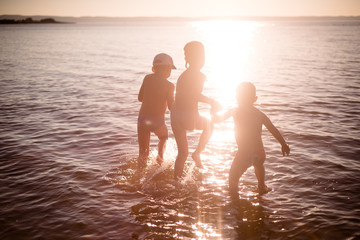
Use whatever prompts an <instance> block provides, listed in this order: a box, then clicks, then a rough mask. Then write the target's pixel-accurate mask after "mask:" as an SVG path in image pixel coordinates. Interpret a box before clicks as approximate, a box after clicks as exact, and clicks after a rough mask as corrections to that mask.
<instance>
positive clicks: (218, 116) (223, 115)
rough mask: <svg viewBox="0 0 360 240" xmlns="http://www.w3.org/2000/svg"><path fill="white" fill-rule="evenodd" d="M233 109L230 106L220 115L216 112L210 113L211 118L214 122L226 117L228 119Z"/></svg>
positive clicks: (223, 119) (221, 120)
mask: <svg viewBox="0 0 360 240" xmlns="http://www.w3.org/2000/svg"><path fill="white" fill-rule="evenodd" d="M234 111H235V109H234V108H232V109H230V110H228V111H226V112H225V113H224V114H222V115H217V114H216V113H215V114H212V115H211V119H212V121H213V122H214V123H219V122H223V121H225V120H226V119H228V118H229V117H231V116H232V115H233V113H234Z"/></svg>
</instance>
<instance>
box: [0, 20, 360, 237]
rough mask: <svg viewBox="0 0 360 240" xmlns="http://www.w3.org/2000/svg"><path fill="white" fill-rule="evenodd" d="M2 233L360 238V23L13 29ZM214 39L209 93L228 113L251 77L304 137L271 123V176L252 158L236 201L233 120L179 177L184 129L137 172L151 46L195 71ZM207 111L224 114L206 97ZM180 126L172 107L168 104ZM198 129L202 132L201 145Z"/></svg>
mask: <svg viewBox="0 0 360 240" xmlns="http://www.w3.org/2000/svg"><path fill="white" fill-rule="evenodd" d="M0 32H1V34H0V51H1V54H0V96H1V98H0V161H1V165H0V175H1V176H0V182H1V184H0V190H1V191H0V206H1V215H0V225H1V226H2V227H1V229H0V238H1V239H132V238H133V239H357V238H360V233H359V230H358V229H359V228H360V223H359V219H360V204H359V201H358V200H359V199H360V194H359V193H360V184H359V180H360V174H359V172H360V165H359V157H358V156H359V154H360V137H359V136H360V130H359V129H360V128H359V127H360V125H359V123H360V118H359V116H360V115H359V113H360V104H359V102H360V101H359V100H360V98H359V97H360V91H359V89H360V77H359V76H360V70H359V69H360V58H359V56H360V46H359V44H358V42H359V36H360V22H358V21H341V22H340V21H321V20H320V21H316V22H308V21H290V22H240V21H209V22H191V23H188V22H170V23H163V22H136V23H130V22H124V23H116V24H75V25H16V26H10V25H9V26H6V25H4V26H1V27H0ZM194 39H197V40H201V41H202V42H203V43H204V44H205V47H206V61H207V62H206V65H205V67H204V69H203V72H204V73H205V74H206V75H207V77H208V80H207V82H206V84H205V89H204V93H205V94H206V95H208V96H211V97H214V98H216V99H218V100H219V101H220V102H221V103H222V105H223V106H224V108H225V109H227V108H229V107H231V106H233V105H234V103H235V102H234V88H235V86H236V85H237V84H238V83H239V82H240V81H243V80H248V81H252V82H254V83H255V85H256V86H257V90H258V95H259V100H258V103H257V106H258V107H259V108H260V109H261V110H262V111H264V112H265V113H266V114H268V116H269V117H270V118H271V119H272V121H273V122H274V124H275V125H276V126H278V127H279V129H280V131H281V132H282V133H283V135H284V137H285V138H286V140H287V141H288V142H289V144H290V146H291V155H290V156H289V157H286V158H283V157H282V156H281V151H280V146H279V144H278V143H276V140H274V139H273V138H272V137H271V136H270V135H269V133H268V132H267V131H266V130H264V144H265V147H266V152H267V157H268V158H267V161H266V164H265V167H266V171H267V175H266V182H267V184H268V186H270V187H271V188H272V189H273V190H272V191H271V192H269V193H267V194H265V195H261V196H259V195H258V194H257V193H256V192H255V191H254V189H255V187H256V184H257V182H256V178H255V176H254V172H253V169H249V170H248V171H247V172H246V174H244V175H243V177H242V178H241V180H240V183H239V184H240V190H241V191H240V197H241V198H242V199H243V200H242V201H241V202H240V203H233V202H231V201H230V198H229V196H228V189H227V178H228V171H229V168H230V164H231V161H232V159H233V157H234V155H235V152H236V144H235V141H234V136H233V123H232V121H231V120H228V121H226V122H224V123H221V124H218V125H217V126H216V129H215V132H214V134H213V136H212V138H211V140H210V142H209V144H208V146H207V148H206V150H205V151H204V153H203V156H202V158H203V164H204V169H202V170H199V169H197V168H195V167H194V164H193V162H192V161H191V159H190V158H189V159H188V161H187V165H186V167H185V177H184V180H183V182H182V184H181V186H180V187H179V188H175V187H174V186H173V181H172V178H173V169H174V159H175V157H176V145H175V143H174V139H173V135H172V132H171V129H170V128H169V133H170V139H169V142H168V147H167V151H166V154H165V162H164V164H163V165H162V166H161V167H159V166H157V165H156V163H155V162H154V160H153V159H154V158H155V156H156V144H157V141H156V139H155V137H153V138H152V145H151V147H152V148H151V150H152V155H151V157H150V159H149V162H148V167H147V168H146V169H145V170H144V171H138V170H137V169H136V157H137V147H138V146H137V136H136V120H137V113H138V109H139V107H140V104H139V103H138V102H137V93H138V90H139V87H140V84H141V81H142V79H143V77H144V76H145V74H147V73H150V71H151V63H152V58H153V56H154V55H156V54H157V53H159V52H166V53H169V54H170V55H171V56H172V57H173V58H174V62H175V65H176V66H177V68H178V70H175V71H173V73H172V76H171V77H170V78H169V80H170V81H172V82H174V83H176V79H177V77H178V76H179V74H180V73H181V72H182V71H183V70H184V61H183V52H182V48H183V46H184V44H185V43H186V42H188V41H190V40H194ZM200 109H201V113H202V114H203V115H209V111H208V108H207V106H206V105H202V104H201V105H200ZM166 122H167V124H168V126H170V124H169V118H168V114H167V115H166ZM198 136H199V132H192V133H189V143H190V149H191V150H194V149H195V147H196V143H197V140H198Z"/></svg>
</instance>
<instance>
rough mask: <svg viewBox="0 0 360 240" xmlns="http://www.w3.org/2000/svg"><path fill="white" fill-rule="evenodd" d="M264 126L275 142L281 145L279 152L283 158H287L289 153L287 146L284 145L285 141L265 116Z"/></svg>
mask: <svg viewBox="0 0 360 240" xmlns="http://www.w3.org/2000/svg"><path fill="white" fill-rule="evenodd" d="M264 125H265V127H266V128H267V129H268V130H269V131H270V133H271V134H272V135H273V136H274V137H275V138H276V140H277V141H278V142H279V143H280V144H281V152H282V154H283V156H285V154H286V155H287V156H288V155H289V153H290V147H289V145H287V144H286V141H285V139H284V138H283V136H282V135H281V133H280V132H279V130H278V129H277V128H276V127H275V126H274V124H273V123H272V122H271V120H270V119H269V118H268V117H267V116H266V115H265V114H264Z"/></svg>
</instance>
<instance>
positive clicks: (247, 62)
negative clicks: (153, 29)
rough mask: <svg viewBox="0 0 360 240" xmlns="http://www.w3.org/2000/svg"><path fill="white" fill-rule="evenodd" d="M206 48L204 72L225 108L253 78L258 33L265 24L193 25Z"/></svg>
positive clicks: (199, 23)
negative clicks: (241, 83)
mask: <svg viewBox="0 0 360 240" xmlns="http://www.w3.org/2000/svg"><path fill="white" fill-rule="evenodd" d="M192 26H193V27H194V28H195V29H196V31H197V32H198V34H199V35H200V38H201V39H200V41H202V42H203V43H204V45H205V51H206V64H205V68H204V72H205V74H206V75H207V79H208V82H209V85H210V86H211V88H212V89H213V92H212V96H213V97H215V98H217V99H218V100H219V101H220V102H221V103H222V104H223V105H224V106H229V105H232V104H233V103H234V96H235V91H234V89H235V88H236V86H237V85H238V84H239V83H240V82H241V81H245V80H249V78H250V76H249V75H250V69H251V65H252V64H253V63H254V61H252V59H253V58H256V56H254V48H255V47H256V46H255V41H254V38H255V34H256V33H257V32H258V31H259V28H260V27H262V26H263V24H261V23H258V22H249V21H235V20H216V21H199V22H193V23H192Z"/></svg>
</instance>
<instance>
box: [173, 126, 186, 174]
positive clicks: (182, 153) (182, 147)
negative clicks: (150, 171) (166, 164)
mask: <svg viewBox="0 0 360 240" xmlns="http://www.w3.org/2000/svg"><path fill="white" fill-rule="evenodd" d="M171 127H172V130H173V133H174V137H175V141H176V145H177V148H178V155H177V157H176V160H175V167H174V178H175V180H178V179H179V178H180V177H181V176H182V173H183V170H184V165H185V162H186V159H187V156H188V154H189V149H188V141H187V137H186V130H185V129H183V128H182V127H181V126H179V125H178V124H176V123H174V122H173V121H172V122H171Z"/></svg>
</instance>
